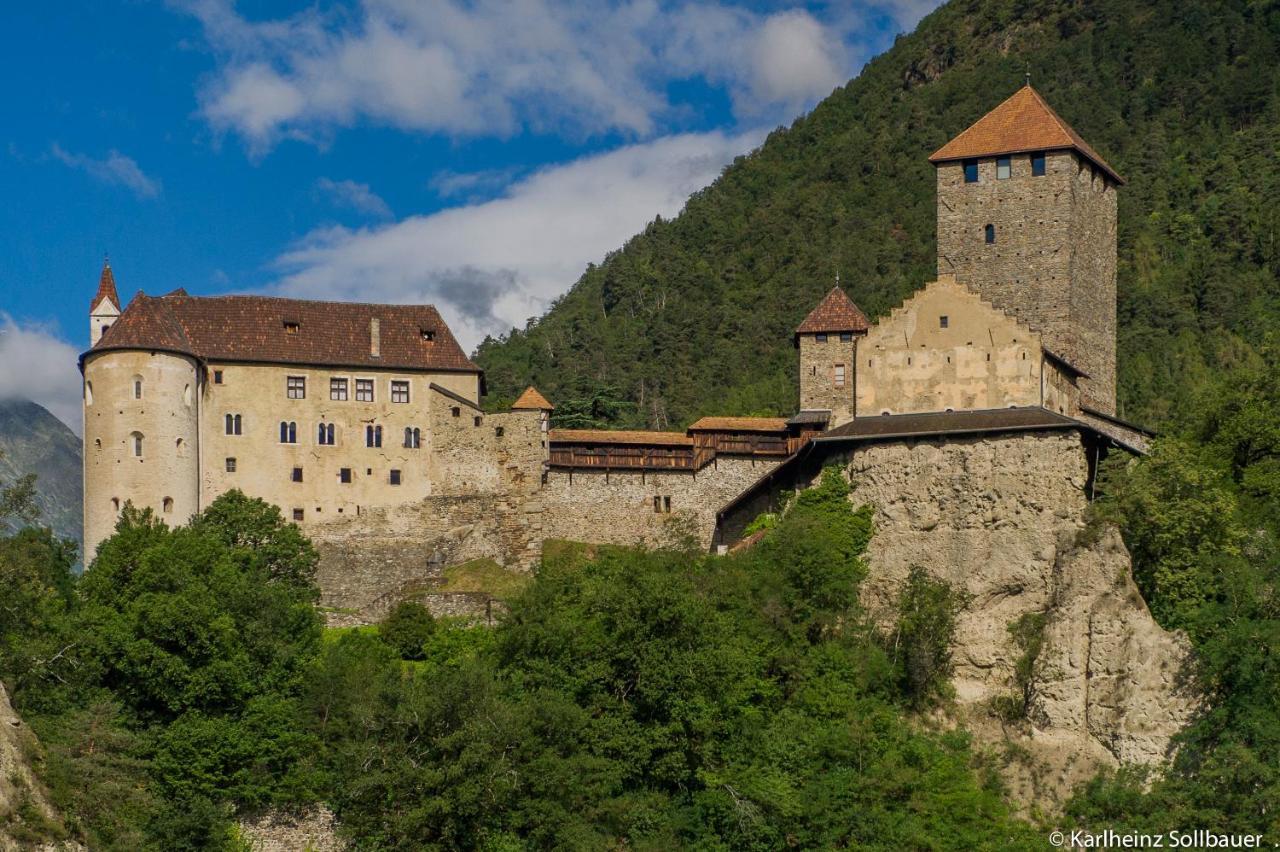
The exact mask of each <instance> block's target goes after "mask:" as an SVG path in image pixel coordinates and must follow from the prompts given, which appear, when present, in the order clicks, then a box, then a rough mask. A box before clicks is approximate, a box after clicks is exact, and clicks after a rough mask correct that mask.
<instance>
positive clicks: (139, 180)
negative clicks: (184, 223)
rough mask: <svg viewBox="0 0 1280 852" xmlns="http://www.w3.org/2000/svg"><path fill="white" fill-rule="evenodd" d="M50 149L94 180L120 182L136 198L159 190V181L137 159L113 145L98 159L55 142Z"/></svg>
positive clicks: (116, 183)
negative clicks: (73, 151)
mask: <svg viewBox="0 0 1280 852" xmlns="http://www.w3.org/2000/svg"><path fill="white" fill-rule="evenodd" d="M49 153H50V155H51V156H52V157H53V158H54V159H56V160H58V161H59V162H60V163H62V164H64V165H67V166H70V167H71V168H73V169H79V170H80V171H82V172H84V173H85V174H87V175H89V176H90V177H92V178H93V179H94V180H98V181H101V182H102V183H105V184H108V185H111V186H123V187H125V188H127V189H129V190H130V191H132V192H133V194H134V195H136V196H138V197H139V198H155V197H156V196H158V195H159V194H160V191H161V186H160V181H158V180H156V179H154V178H150V177H147V175H146V174H144V173H143V171H142V169H141V168H139V167H138V163H137V161H136V160H134V159H133V158H132V157H126V156H125V155H124V154H121V153H120V152H119V151H116V150H114V149H113V150H111V151H108V152H107V156H105V157H103V158H102V159H100V160H99V159H94V158H93V157H90V156H88V155H87V154H73V153H71V152H69V151H67V150H65V149H63V147H62V146H61V145H59V144H58V143H56V142H55V143H53V146H52V147H51V148H50V149H49Z"/></svg>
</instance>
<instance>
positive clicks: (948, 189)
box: [937, 150, 1116, 414]
mask: <svg viewBox="0 0 1280 852" xmlns="http://www.w3.org/2000/svg"><path fill="white" fill-rule="evenodd" d="M1044 156H1045V174H1043V175H1038V176H1037V175H1033V174H1032V167H1031V157H1030V155H1028V154H1014V155H1013V156H1012V157H1011V158H1010V161H1011V162H1010V175H1009V177H1008V178H1006V179H998V178H997V176H996V159H995V158H994V157H986V158H981V159H979V160H978V161H977V170H978V180H977V181H976V182H972V183H966V182H965V178H964V165H963V163H962V162H960V161H949V162H943V163H939V164H938V166H937V191H938V201H937V212H938V272H939V274H943V273H952V274H954V275H955V276H956V279H957V280H958V281H959V282H960V283H961V284H964V285H966V286H968V287H970V288H971V289H973V290H974V291H976V292H977V293H978V294H979V295H981V296H982V298H983V299H985V300H986V301H989V302H990V303H991V304H993V305H994V306H995V307H997V308H999V309H1000V310H1002V311H1005V312H1007V313H1009V314H1012V315H1013V316H1015V317H1017V318H1018V319H1019V320H1021V321H1022V322H1025V323H1026V324H1027V325H1029V326H1030V327H1031V328H1032V329H1033V330H1034V331H1036V332H1038V333H1039V334H1041V335H1042V337H1043V339H1044V345H1045V346H1046V347H1047V348H1048V349H1049V350H1050V351H1051V352H1053V353H1054V354H1056V355H1058V356H1060V357H1062V358H1064V359H1066V360H1067V361H1068V362H1070V363H1071V364H1072V365H1074V366H1076V367H1078V368H1079V369H1081V370H1083V371H1084V372H1085V373H1086V374H1087V377H1086V378H1083V379H1082V380H1081V390H1082V393H1083V398H1084V401H1085V403H1086V404H1087V405H1090V406H1091V407H1094V408H1097V409H1098V410H1100V411H1103V412H1105V413H1108V414H1110V413H1113V412H1114V411H1115V371H1116V348H1115V339H1116V335H1115V330H1116V325H1115V323H1116V183H1115V181H1113V180H1112V179H1111V178H1109V177H1108V176H1107V175H1106V173H1105V172H1103V171H1102V170H1101V169H1099V168H1097V167H1096V166H1095V165H1094V164H1092V163H1091V162H1090V161H1089V160H1088V159H1086V158H1084V157H1082V156H1080V155H1079V154H1077V153H1076V152H1073V151H1069V150H1061V151H1049V152H1047V153H1045V155H1044ZM988 226H990V227H991V228H992V229H993V230H992V233H991V238H990V240H989V239H988V235H987V231H986V229H987V227H988Z"/></svg>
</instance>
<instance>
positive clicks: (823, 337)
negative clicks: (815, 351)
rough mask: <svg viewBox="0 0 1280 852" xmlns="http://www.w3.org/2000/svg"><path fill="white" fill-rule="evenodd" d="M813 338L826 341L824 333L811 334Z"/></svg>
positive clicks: (819, 341) (820, 341)
mask: <svg viewBox="0 0 1280 852" xmlns="http://www.w3.org/2000/svg"><path fill="white" fill-rule="evenodd" d="M813 339H814V340H816V341H817V342H818V343H826V342H827V336H826V335H825V334H815V335H814V336H813Z"/></svg>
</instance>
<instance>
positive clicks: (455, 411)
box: [449, 405, 462, 417]
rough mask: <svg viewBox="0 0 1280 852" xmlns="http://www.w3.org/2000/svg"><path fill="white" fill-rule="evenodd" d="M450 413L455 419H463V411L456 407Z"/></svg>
mask: <svg viewBox="0 0 1280 852" xmlns="http://www.w3.org/2000/svg"><path fill="white" fill-rule="evenodd" d="M449 413H450V414H452V415H453V416H454V417H461V416H462V409H461V408H459V407H458V406H456V405H455V406H454V407H453V408H452V409H451V410H450V412H449Z"/></svg>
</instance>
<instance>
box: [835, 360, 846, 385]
mask: <svg viewBox="0 0 1280 852" xmlns="http://www.w3.org/2000/svg"><path fill="white" fill-rule="evenodd" d="M834 379H835V386H836V387H838V388H842V387H844V364H836V368H835V375H834Z"/></svg>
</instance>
